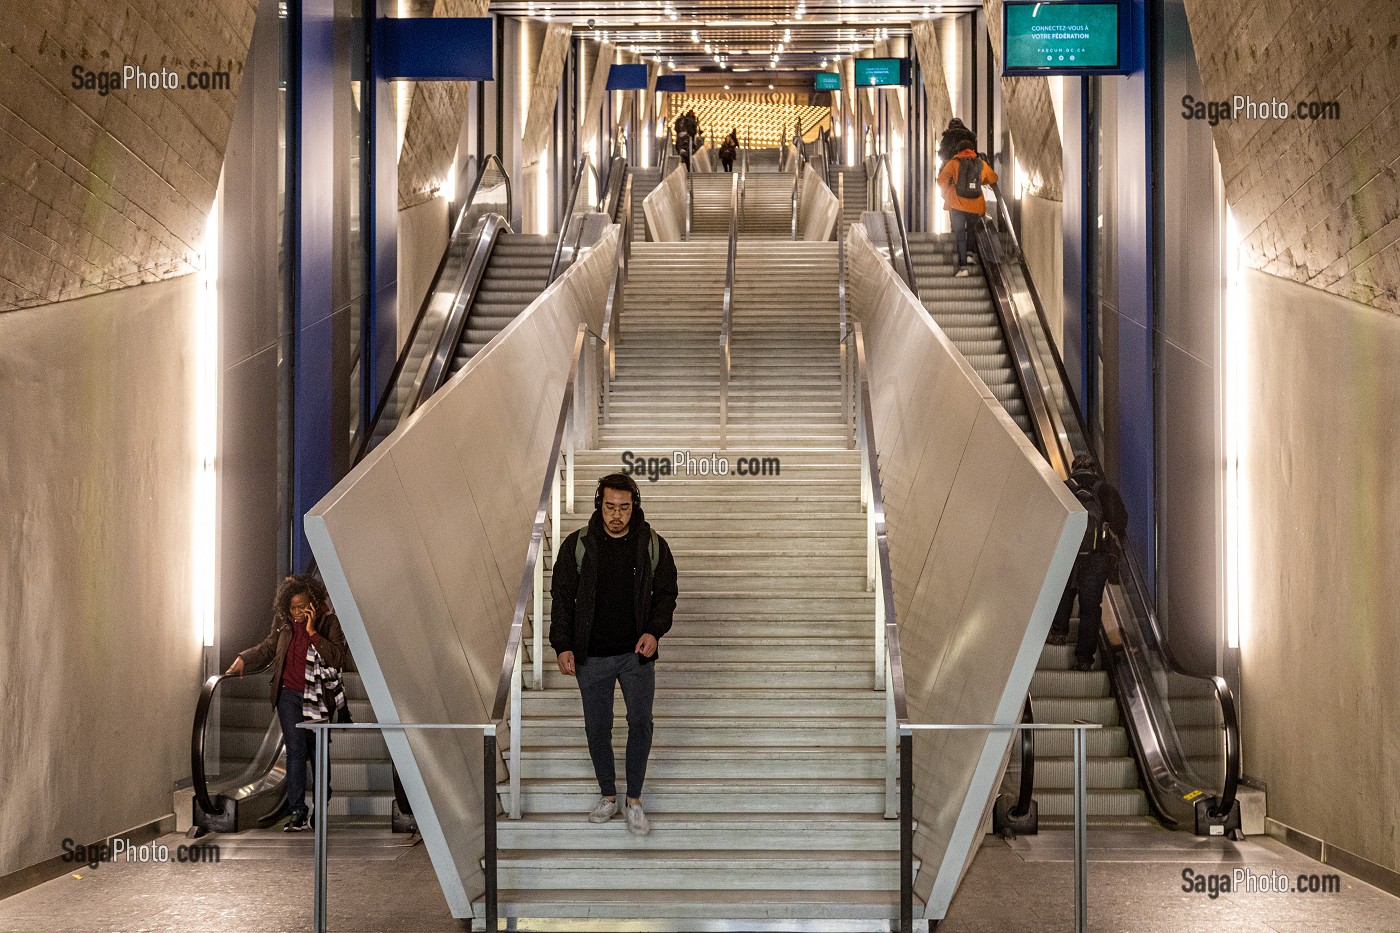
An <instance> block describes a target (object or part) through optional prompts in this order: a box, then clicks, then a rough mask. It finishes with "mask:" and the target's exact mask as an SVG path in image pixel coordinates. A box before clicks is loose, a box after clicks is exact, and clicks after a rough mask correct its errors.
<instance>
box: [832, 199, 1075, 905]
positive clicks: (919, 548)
mask: <svg viewBox="0 0 1400 933" xmlns="http://www.w3.org/2000/svg"><path fill="white" fill-rule="evenodd" d="M849 244H850V245H849V248H848V249H847V256H848V257H849V267H848V268H849V270H850V273H851V281H852V287H851V295H852V299H853V307H854V311H855V314H856V317H857V318H858V319H859V320H860V321H861V322H862V327H863V328H864V331H865V341H866V349H867V353H868V357H869V361H870V369H871V374H870V375H871V395H872V398H871V409H872V413H873V416H874V420H875V439H876V443H877V445H878V447H879V454H880V471H881V480H882V484H883V487H884V491H885V507H886V516H887V523H888V528H889V536H890V560H891V576H892V581H893V585H894V594H895V612H896V616H897V620H898V623H899V635H900V645H901V651H902V654H903V664H904V674H905V686H906V692H907V698H908V704H909V717H910V721H911V722H915V723H920V722H922V723H968V724H974V723H1007V724H1009V723H1014V722H1017V721H1018V720H1019V718H1020V711H1021V705H1022V702H1023V701H1024V699H1025V696H1026V692H1027V690H1028V689H1029V687H1030V682H1031V676H1032V675H1033V674H1034V673H1035V666H1036V662H1037V660H1038V659H1039V657H1040V649H1041V646H1042V645H1043V644H1044V643H1045V636H1046V635H1047V634H1048V633H1049V630H1050V621H1051V619H1052V618H1053V616H1054V613H1055V609H1056V606H1057V605H1058V604H1059V600H1060V595H1061V593H1063V591H1064V586H1065V581H1066V580H1067V579H1068V577H1069V571H1070V568H1071V566H1072V565H1073V562H1074V555H1075V552H1076V551H1077V549H1078V545H1079V541H1080V540H1081V538H1082V536H1083V533H1084V525H1085V518H1084V510H1083V508H1082V507H1081V506H1080V505H1079V504H1078V502H1077V501H1076V500H1075V499H1074V498H1073V497H1072V496H1071V495H1070V494H1069V492H1068V490H1067V489H1066V488H1065V486H1064V484H1063V483H1061V482H1060V480H1059V479H1058V478H1057V477H1056V476H1055V474H1054V472H1053V471H1052V470H1051V469H1050V467H1049V465H1048V464H1047V463H1046V462H1045V460H1044V458H1042V457H1041V455H1040V453H1039V452H1038V451H1036V450H1035V448H1034V447H1032V446H1031V444H1030V442H1029V441H1028V440H1027V439H1026V437H1025V435H1024V434H1023V433H1022V432H1021V431H1020V430H1019V429H1018V428H1017V427H1016V425H1015V423H1014V422H1013V421H1012V420H1011V418H1010V416H1009V415H1007V414H1006V411H1005V409H1003V408H1002V406H1001V403H1000V402H998V401H997V399H996V397H995V396H994V395H992V393H991V391H990V390H988V389H987V387H986V386H985V385H984V384H983V383H982V380H981V379H980V378H979V377H978V376H977V374H976V373H975V372H974V371H973V370H972V368H971V366H969V365H968V363H967V361H966V360H965V359H964V358H963V357H962V356H961V354H959V353H958V351H957V350H956V349H955V348H954V347H953V345H952V343H951V342H949V340H948V339H947V337H946V336H945V335H944V334H943V332H942V331H941V330H939V328H938V326H937V325H936V324H934V323H933V319H932V318H930V317H929V316H928V314H927V312H925V311H924V309H923V306H922V304H920V302H919V300H918V299H917V298H915V297H914V296H913V294H912V293H911V292H910V291H909V290H908V288H907V287H905V286H904V285H903V283H902V282H901V281H900V280H899V278H898V276H896V275H895V274H894V272H893V270H892V269H891V268H890V265H889V261H888V260H887V259H885V258H884V257H883V256H881V255H880V254H879V253H878V252H877V251H876V250H875V249H874V247H873V246H872V245H871V244H870V241H869V239H868V237H867V236H866V233H865V227H864V225H862V224H854V225H852V227H851V232H850V234H849ZM1010 741H1011V738H1010V734H1009V733H991V734H987V733H976V732H962V733H923V734H919V735H917V736H916V738H915V743H914V751H915V754H914V762H913V765H914V814H913V815H914V819H915V820H917V821H918V824H919V825H918V831H917V833H916V834H915V839H914V854H915V855H916V856H917V857H919V858H920V859H922V860H923V863H924V865H925V866H926V870H924V871H921V872H920V873H919V878H918V881H917V883H916V886H915V892H916V893H917V894H918V896H919V897H920V898H921V899H923V900H924V901H925V902H926V904H927V916H928V917H930V918H941V917H942V916H943V914H944V912H945V911H946V910H947V906H948V903H949V901H950V900H951V899H952V896H953V893H954V891H955V890H956V888H957V884H958V881H959V880H960V879H961V877H962V874H963V872H964V871H965V870H966V868H967V866H968V864H969V863H970V862H971V859H972V855H973V853H974V852H975V850H976V847H977V843H978V840H979V839H980V832H981V826H982V822H983V819H984V818H985V816H986V813H987V811H988V809H989V807H990V806H991V802H992V799H993V795H994V793H995V791H996V785H997V781H998V779H999V777H1000V775H1001V771H1002V768H1003V764H1004V761H1005V756H1006V751H1007V749H1008V748H1009V746H1010ZM929 869H931V870H929Z"/></svg>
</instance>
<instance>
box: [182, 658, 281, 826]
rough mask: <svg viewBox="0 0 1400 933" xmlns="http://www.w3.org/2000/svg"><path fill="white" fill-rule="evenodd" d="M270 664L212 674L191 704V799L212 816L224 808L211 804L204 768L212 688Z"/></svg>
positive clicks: (255, 674)
mask: <svg viewBox="0 0 1400 933" xmlns="http://www.w3.org/2000/svg"><path fill="white" fill-rule="evenodd" d="M271 667H272V663H271V662H268V663H267V664H264V665H263V666H262V667H259V668H256V669H254V670H251V671H248V670H245V671H243V672H242V673H241V674H213V675H211V676H210V677H209V679H208V680H206V681H205V682H204V687H203V688H202V689H201V690H200V691H199V702H198V703H196V704H195V708H194V726H193V728H192V729H191V730H190V780H191V783H192V784H193V785H194V799H195V802H196V803H197V804H198V805H199V808H200V809H201V810H203V811H204V812H205V813H208V814H210V815H213V816H217V815H218V814H220V813H222V812H223V807H218V808H217V809H216V808H215V806H214V800H213V798H211V797H210V796H209V777H208V773H207V772H206V771H205V770H204V749H205V747H206V741H207V736H208V734H209V711H210V709H212V708H213V705H214V691H216V690H218V689H219V684H221V683H223V682H224V681H225V680H228V679H230V678H237V677H255V676H257V675H258V674H264V673H266V672H267V671H268V669H269V668H271Z"/></svg>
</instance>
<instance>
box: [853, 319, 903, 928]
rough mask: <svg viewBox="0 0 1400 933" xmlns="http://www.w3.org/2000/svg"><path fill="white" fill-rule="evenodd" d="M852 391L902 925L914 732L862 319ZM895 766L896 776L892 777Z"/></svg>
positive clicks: (856, 326)
mask: <svg viewBox="0 0 1400 933" xmlns="http://www.w3.org/2000/svg"><path fill="white" fill-rule="evenodd" d="M851 339H852V342H853V344H854V354H853V357H854V364H855V378H854V379H853V380H852V382H853V384H854V389H855V393H856V400H855V410H856V422H857V424H856V432H855V433H856V440H857V446H859V447H860V452H861V457H860V459H861V501H862V505H864V506H865V509H866V528H867V547H866V568H867V588H868V589H871V590H873V591H874V593H875V687H876V689H880V688H881V687H883V689H884V691H885V817H886V818H887V819H893V818H895V817H896V816H897V817H898V818H899V864H900V871H899V918H900V929H901V930H908V931H912V930H913V922H914V816H913V809H914V733H913V731H912V730H911V729H910V725H909V707H908V702H907V698H906V695H905V686H904V660H903V655H902V654H901V652H900V647H899V626H898V624H897V622H898V620H897V617H896V614H895V603H894V577H893V575H892V574H891V570H890V542H889V533H888V530H887V528H886V524H885V498H884V491H883V487H882V485H881V481H880V457H879V453H878V450H877V448H876V445H875V419H874V414H873V412H872V410H871V406H870V399H871V391H870V364H869V361H868V359H867V358H866V354H865V335H864V333H863V332H862V331H861V326H860V322H859V321H856V322H855V323H854V324H853V326H852V331H851ZM896 767H897V768H898V777H896Z"/></svg>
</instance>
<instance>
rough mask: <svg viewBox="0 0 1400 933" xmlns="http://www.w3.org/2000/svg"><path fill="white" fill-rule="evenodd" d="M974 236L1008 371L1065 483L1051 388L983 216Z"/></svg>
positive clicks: (1067, 466) (1066, 459) (1067, 465)
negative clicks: (1043, 379)
mask: <svg viewBox="0 0 1400 933" xmlns="http://www.w3.org/2000/svg"><path fill="white" fill-rule="evenodd" d="M974 233H975V236H976V238H977V243H978V252H979V253H980V254H981V256H982V271H983V274H984V275H985V276H986V278H987V286H988V288H989V289H991V292H992V297H993V300H992V306H993V307H994V308H995V309H996V316H997V323H998V324H999V325H1000V327H1001V332H1002V336H1003V338H1004V339H1005V340H1006V347H1007V349H1008V351H1010V355H1011V368H1012V370H1013V372H1014V373H1015V376H1016V382H1017V384H1018V385H1019V386H1020V388H1021V398H1022V400H1023V401H1024V402H1025V405H1026V411H1027V412H1028V413H1029V415H1030V418H1031V423H1032V425H1033V426H1034V427H1035V432H1036V435H1037V436H1038V437H1039V438H1040V442H1041V452H1042V453H1043V454H1044V456H1045V459H1046V460H1047V461H1049V463H1050V468H1051V469H1052V470H1054V471H1055V474H1056V475H1057V476H1059V477H1060V478H1061V479H1066V478H1067V477H1068V476H1069V471H1070V462H1071V461H1072V460H1073V459H1074V457H1073V452H1072V451H1071V452H1070V455H1069V456H1066V452H1065V450H1064V449H1063V447H1062V446H1061V444H1060V437H1059V435H1058V434H1057V432H1056V431H1055V422H1054V417H1053V415H1052V411H1051V406H1050V404H1049V400H1050V387H1049V386H1047V385H1045V384H1044V383H1042V382H1041V379H1040V373H1039V372H1038V371H1037V370H1036V368H1035V366H1034V364H1033V355H1032V352H1031V347H1030V341H1029V340H1027V339H1026V334H1025V332H1024V331H1023V330H1022V329H1021V322H1020V321H1019V320H1018V319H1017V317H1016V314H1015V312H1014V311H1013V310H1012V309H1011V307H1010V306H1011V288H1010V286H1009V284H1008V283H1007V282H1006V280H1005V279H1004V278H1003V276H1002V273H1001V267H1000V265H999V264H998V263H997V262H996V261H995V260H994V257H995V256H996V255H997V253H996V252H995V250H996V245H995V243H993V242H992V241H993V235H992V229H991V226H990V224H988V223H987V221H986V217H985V216H984V217H983V218H982V219H981V223H980V224H978V225H977V226H976V227H975V230H974Z"/></svg>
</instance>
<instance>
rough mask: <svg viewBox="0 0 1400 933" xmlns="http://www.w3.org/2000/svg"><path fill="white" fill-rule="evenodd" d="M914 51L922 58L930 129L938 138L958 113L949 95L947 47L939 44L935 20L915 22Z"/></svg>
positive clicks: (921, 69)
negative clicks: (945, 55)
mask: <svg viewBox="0 0 1400 933" xmlns="http://www.w3.org/2000/svg"><path fill="white" fill-rule="evenodd" d="M914 54H915V55H917V56H918V58H919V73H920V74H921V75H923V79H924V97H925V99H926V100H927V101H928V115H927V123H928V131H929V134H930V135H931V136H932V137H933V138H934V139H935V140H936V139H937V138H938V134H940V133H942V132H943V128H944V127H945V126H947V125H948V121H949V120H951V119H952V118H953V116H954V114H953V99H952V97H951V96H950V95H949V94H948V78H947V75H946V74H945V73H944V70H943V47H942V46H941V45H940V44H939V41H938V30H937V29H936V28H935V27H934V25H933V23H931V22H927V21H924V22H918V23H915V24H914Z"/></svg>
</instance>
